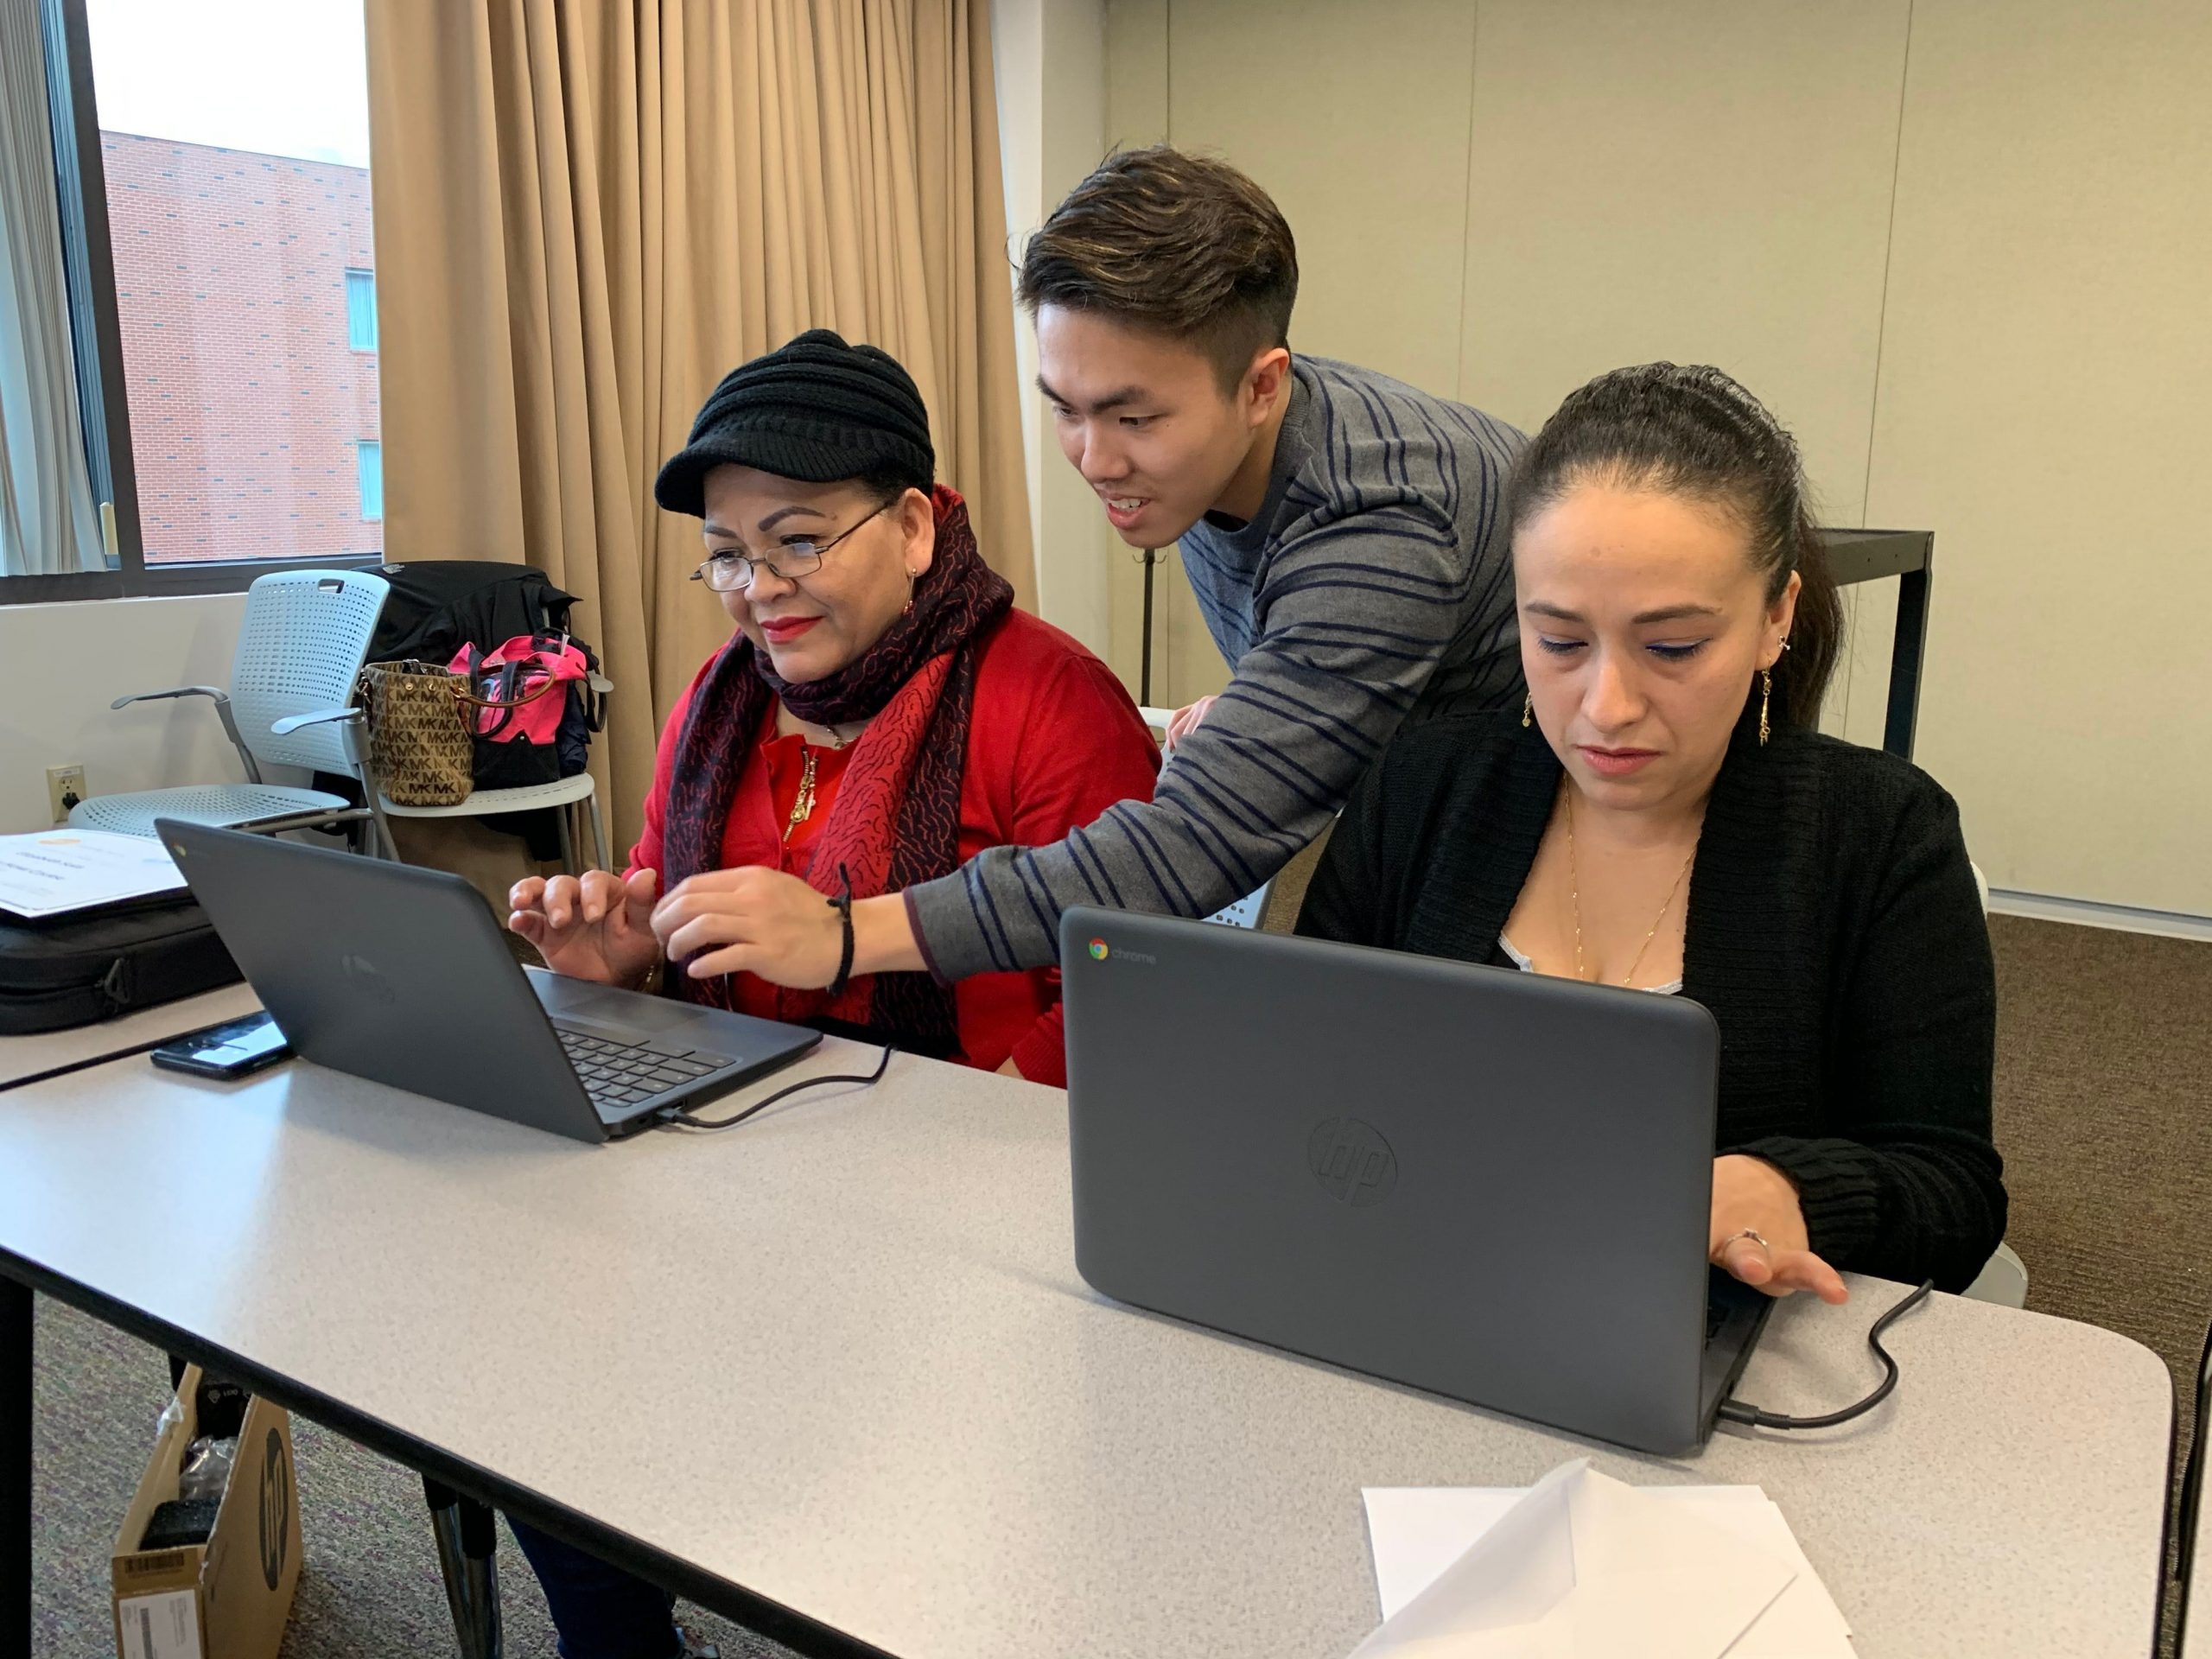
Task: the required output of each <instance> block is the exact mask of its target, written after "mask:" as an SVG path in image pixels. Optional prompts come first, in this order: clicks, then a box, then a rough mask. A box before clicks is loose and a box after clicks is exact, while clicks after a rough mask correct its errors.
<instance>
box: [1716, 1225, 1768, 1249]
mask: <svg viewBox="0 0 2212 1659" xmlns="http://www.w3.org/2000/svg"><path fill="white" fill-rule="evenodd" d="M1739 1238H1748V1239H1750V1240H1751V1243H1754V1244H1756V1245H1758V1247H1759V1249H1763V1250H1764V1251H1765V1252H1766V1253H1767V1254H1768V1255H1773V1254H1774V1246H1773V1245H1771V1244H1770V1243H1767V1242H1766V1235H1765V1234H1764V1233H1762V1232H1761V1231H1759V1230H1758V1228H1756V1227H1739V1228H1738V1229H1737V1230H1735V1231H1734V1232H1732V1233H1731V1234H1729V1235H1728V1236H1727V1237H1726V1238H1724V1239H1722V1240H1721V1241H1720V1246H1719V1249H1716V1250H1714V1251H1713V1254H1714V1255H1721V1254H1723V1253H1724V1252H1726V1249H1728V1247H1729V1246H1730V1245H1731V1244H1733V1243H1735V1242H1736V1241H1737V1240H1738V1239H1739Z"/></svg>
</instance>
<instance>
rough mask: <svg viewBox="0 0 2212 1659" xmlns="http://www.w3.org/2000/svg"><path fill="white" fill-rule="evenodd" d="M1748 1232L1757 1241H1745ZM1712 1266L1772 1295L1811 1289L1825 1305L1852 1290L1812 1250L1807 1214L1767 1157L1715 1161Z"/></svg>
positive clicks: (1733, 1156) (1785, 1178) (1739, 1155)
mask: <svg viewBox="0 0 2212 1659" xmlns="http://www.w3.org/2000/svg"><path fill="white" fill-rule="evenodd" d="M1746 1231H1750V1232H1755V1233H1757V1234H1758V1236H1759V1238H1764V1240H1765V1241H1766V1243H1764V1244H1761V1243H1759V1239H1758V1238H1745V1237H1743V1236H1741V1235H1742V1234H1743V1233H1745V1232H1746ZM1707 1254H1708V1255H1709V1258H1710V1259H1711V1261H1712V1262H1713V1264H1714V1265H1715V1266H1716V1267H1719V1268H1722V1269H1724V1270H1725V1271H1726V1272H1728V1273H1730V1274H1734V1275H1735V1276H1736V1277H1737V1278H1738V1279H1740V1280H1742V1281H1744V1282H1745V1284H1747V1285H1755V1286H1757V1287H1758V1288H1759V1289H1761V1290H1763V1291H1764V1292H1765V1293H1766V1294H1768V1295H1770V1296H1787V1295H1788V1294H1789V1293H1790V1292H1791V1291H1793V1290H1809V1291H1811V1292H1812V1293H1813V1294H1815V1296H1818V1297H1819V1298H1820V1299H1821V1300H1822V1301H1824V1302H1840V1301H1842V1300H1845V1299H1846V1298H1847V1296H1848V1295H1849V1294H1850V1293H1849V1292H1847V1291H1846V1290H1845V1289H1844V1287H1843V1278H1842V1275H1840V1274H1838V1273H1837V1272H1836V1270H1835V1269H1834V1268H1832V1267H1830V1266H1829V1265H1828V1264H1827V1262H1823V1261H1821V1258H1820V1257H1819V1256H1817V1255H1814V1254H1813V1252H1812V1251H1811V1249H1808V1241H1807V1238H1806V1234H1805V1212H1804V1211H1803V1209H1802V1207H1801V1206H1800V1205H1799V1204H1798V1202H1797V1189H1796V1187H1795V1186H1794V1185H1791V1184H1790V1180H1789V1177H1788V1176H1787V1175H1785V1174H1783V1173H1782V1172H1781V1171H1780V1170H1778V1169H1777V1168H1776V1167H1775V1166H1773V1165H1772V1164H1770V1163H1769V1162H1767V1161H1766V1160H1765V1159H1764V1158H1753V1157H1750V1156H1748V1155H1747V1154H1743V1153H1731V1154H1728V1156H1726V1157H1725V1158H1716V1159H1714V1160H1713V1230H1712V1234H1711V1242H1710V1244H1709V1246H1708V1251H1707Z"/></svg>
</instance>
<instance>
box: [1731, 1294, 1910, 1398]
mask: <svg viewBox="0 0 2212 1659" xmlns="http://www.w3.org/2000/svg"><path fill="white" fill-rule="evenodd" d="M1935 1288H1936V1281H1934V1280H1933V1279H1929V1280H1927V1281H1923V1283H1922V1285H1921V1287H1920V1288H1919V1289H1918V1290H1916V1291H1914V1292H1913V1293H1912V1294H1910V1295H1908V1296H1906V1297H1905V1298H1904V1300H1901V1301H1899V1302H1898V1303H1897V1306H1895V1307H1893V1308H1891V1310H1890V1311H1889V1312H1888V1313H1885V1314H1883V1315H1882V1317H1881V1318H1880V1319H1877V1320H1875V1321H1874V1328H1873V1329H1872V1331H1869V1332H1867V1333H1866V1342H1867V1345H1868V1346H1870V1347H1872V1349H1873V1351H1874V1357H1875V1358H1877V1359H1878V1360H1880V1361H1881V1362H1882V1370H1884V1371H1885V1372H1886V1373H1887V1375H1885V1376H1884V1377H1883V1378H1882V1380H1881V1382H1880V1383H1878V1384H1876V1385H1875V1389H1874V1392H1873V1393H1872V1394H1870V1395H1867V1396H1866V1398H1865V1399H1864V1400H1861V1401H1859V1402H1857V1403H1855V1404H1853V1405H1848V1406H1846V1407H1845V1408H1843V1409H1842V1410H1841V1411H1831V1412H1829V1413H1828V1414H1827V1415H1826V1416H1822V1417H1785V1416H1783V1414H1781V1413H1780V1412H1778V1411H1761V1410H1760V1409H1759V1408H1758V1407H1757V1406H1747V1405H1745V1403H1744V1402H1742V1401H1740V1400H1723V1401H1722V1402H1720V1420H1721V1421H1723V1422H1728V1423H1746V1424H1749V1425H1750V1426H1751V1427H1753V1428H1834V1427H1835V1426H1836V1425H1837V1424H1839V1423H1847V1422H1849V1421H1851V1420H1852V1419H1853V1418H1854V1417H1863V1416H1865V1415H1866V1414H1867V1413H1868V1412H1870V1411H1872V1410H1873V1409H1874V1408H1875V1407H1877V1406H1878V1405H1880V1404H1881V1403H1882V1402H1883V1401H1885V1400H1886V1399H1888V1398H1889V1397H1890V1391H1891V1389H1894V1388H1896V1387H1897V1361H1896V1360H1894V1359H1892V1358H1891V1357H1890V1351H1889V1350H1888V1349H1886V1348H1885V1347H1883V1346H1882V1333H1883V1332H1885V1331H1887V1330H1888V1329H1889V1328H1890V1327H1891V1325H1895V1324H1896V1323H1897V1321H1898V1320H1899V1319H1903V1318H1904V1316H1905V1315H1906V1314H1908V1313H1911V1312H1912V1310H1913V1309H1914V1308H1916V1307H1918V1306H1920V1305H1921V1304H1922V1303H1923V1302H1924V1301H1926V1300H1928V1296H1929V1292H1931V1291H1933V1290H1934V1289H1935Z"/></svg>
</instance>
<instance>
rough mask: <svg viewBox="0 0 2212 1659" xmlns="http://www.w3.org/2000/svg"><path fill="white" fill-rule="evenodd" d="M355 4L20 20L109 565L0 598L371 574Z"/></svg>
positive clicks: (370, 366) (59, 2) (363, 146)
mask: <svg viewBox="0 0 2212 1659" xmlns="http://www.w3.org/2000/svg"><path fill="white" fill-rule="evenodd" d="M362 4H363V0H195V3H194V4H192V5H189V6H182V5H178V4H175V0H47V3H46V4H45V5H44V6H43V7H42V8H41V9H40V10H41V13H42V16H43V22H44V31H43V46H44V49H45V53H46V59H47V61H46V79H47V83H48V87H49V89H50V90H51V92H52V95H53V120H52V127H53V134H54V154H53V156H51V157H50V158H48V159H49V160H50V162H51V163H52V166H53V170H54V174H55V175H56V176H57V177H59V179H60V185H61V188H60V197H61V200H60V213H59V218H60V225H59V226H58V233H59V239H60V243H61V248H60V252H61V255H62V264H63V265H64V266H65V268H66V270H67V282H66V286H67V289H68V290H69V294H68V303H67V312H68V316H67V322H66V325H62V326H63V327H66V328H67V333H68V334H69V336H70V346H69V348H68V352H67V358H66V359H65V360H67V359H73V364H74V373H75V378H76V389H77V391H78V393H79V397H78V399H77V402H78V404H79V406H80V422H81V424H82V426H83V428H84V431H83V434H82V447H83V448H84V450H85V451H86V455H87V457H88V461H89V465H88V468H87V470H88V471H89V473H90V474H91V478H92V495H93V511H94V514H95V516H94V518H93V519H92V523H93V524H94V527H95V529H94V534H95V537H96V538H97V537H98V536H99V531H100V528H101V526H102V524H103V522H104V521H103V518H101V517H100V509H101V508H103V507H105V506H109V505H111V507H112V518H113V533H112V540H111V542H110V543H109V544H108V545H109V549H110V552H109V554H108V556H107V557H106V559H105V563H106V565H107V566H108V569H107V570H105V571H94V572H85V573H80V574H60V575H37V576H34V577H31V578H30V579H29V581H28V582H23V581H16V580H13V579H10V580H0V602H5V601H13V600H18V599H33V598H64V597H69V596H72V595H73V594H79V593H82V594H97V593H117V592H161V591H182V590H202V591H204V590H207V589H211V588H240V587H243V586H244V585H245V582H248V581H250V580H251V577H252V576H253V575H256V574H258V569H257V567H258V568H265V567H266V566H267V564H268V563H270V562H272V561H287V560H300V559H311V560H316V561H319V562H324V563H346V562H366V561H371V560H376V559H379V558H381V556H382V554H383V542H384V531H383V524H382V522H381V521H382V518H383V495H384V489H383V482H384V468H383V457H382V446H381V444H380V443H379V442H378V419H379V410H378V385H377V371H378V358H377V355H376V353H377V343H378V342H377V315H376V277H375V269H376V258H375V248H374V239H373V223H372V209H371V202H370V193H369V171H368V162H369V154H368V79H367V54H366V47H365V39H364V33H363V17H362ZM45 257H46V258H47V259H48V260H49V261H50V260H51V259H52V258H53V251H52V247H51V242H50V240H49V244H48V251H47V252H46V254H45ZM53 355H54V348H53V347H52V346H50V345H49V346H48V350H47V356H48V359H49V360H51V359H52V358H53ZM349 452H350V453H349ZM349 468H350V469H351V470H352V471H353V478H352V479H351V480H349V479H348V478H347V475H346V474H347V472H348V470H349ZM349 485H350V486H352V487H349ZM79 539H81V537H80V538H79ZM98 552H99V550H98V548H97V546H95V549H94V556H98ZM80 563H81V561H80ZM8 568H9V569H12V568H13V567H8ZM4 574H6V571H5V569H0V575H4Z"/></svg>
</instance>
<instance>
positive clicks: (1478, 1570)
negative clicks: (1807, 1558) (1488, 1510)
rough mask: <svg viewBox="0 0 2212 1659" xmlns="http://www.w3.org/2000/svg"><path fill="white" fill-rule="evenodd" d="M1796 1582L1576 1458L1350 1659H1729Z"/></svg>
mask: <svg viewBox="0 0 2212 1659" xmlns="http://www.w3.org/2000/svg"><path fill="white" fill-rule="evenodd" d="M1799 1576H1800V1574H1799V1571H1798V1569H1797V1567H1796V1566H1795V1565H1794V1564H1793V1563H1791V1562H1789V1561H1788V1560H1783V1559H1782V1558H1780V1557H1778V1556H1777V1555H1776V1554H1773V1553H1772V1552H1771V1551H1770V1550H1768V1549H1766V1548H1762V1547H1761V1546H1760V1545H1759V1544H1757V1543H1754V1542H1752V1541H1749V1540H1747V1539H1746V1538H1745V1536H1744V1535H1742V1534H1741V1533H1740V1532H1737V1531H1731V1530H1730V1529H1726V1528H1725V1527H1721V1526H1717V1525H1715V1524H1714V1523H1713V1522H1712V1521H1710V1520H1707V1518H1706V1517H1705V1516H1701V1515H1700V1514H1698V1513H1697V1512H1696V1511H1695V1510H1694V1509H1692V1508H1689V1507H1688V1506H1685V1505H1682V1504H1680V1503H1674V1504H1669V1503H1663V1502H1661V1501H1660V1500H1658V1499H1656V1498H1655V1497H1651V1496H1650V1495H1649V1494H1648V1493H1646V1492H1643V1491H1639V1490H1638V1489H1637V1488H1635V1487H1632V1486H1628V1485H1624V1484H1622V1483H1621V1482H1619V1481H1617V1480H1614V1479H1611V1478H1609V1477H1607V1476H1605V1475H1601V1474H1599V1473H1598V1472H1597V1471H1595V1470H1593V1469H1592V1468H1591V1467H1590V1465H1589V1462H1588V1460H1587V1459H1576V1460H1575V1461H1574V1462H1572V1463H1567V1464H1562V1465H1560V1467H1559V1468H1557V1469H1554V1470H1553V1471H1552V1472H1551V1473H1550V1474H1548V1475H1547V1476H1545V1477H1544V1478H1543V1479H1541V1481H1538V1482H1537V1483H1536V1484H1535V1485H1534V1486H1532V1487H1530V1488H1529V1491H1527V1492H1526V1493H1525V1494H1523V1495H1522V1496H1521V1497H1519V1498H1518V1499H1517V1500H1516V1501H1515V1502H1514V1503H1511V1504H1510V1506H1509V1507H1508V1508H1507V1510H1505V1512H1504V1513H1503V1515H1501V1516H1498V1517H1497V1519H1496V1520H1495V1521H1494V1522H1492V1523H1491V1525H1490V1526H1489V1527H1488V1528H1487V1529H1484V1531H1483V1532H1482V1533H1481V1535H1479V1536H1478V1537H1477V1538H1476V1539H1475V1540H1474V1541H1473V1542H1472V1543H1471V1544H1469V1545H1468V1546H1467V1547H1466V1548H1465V1550H1463V1551H1462V1552H1461V1553H1460V1554H1459V1555H1458V1556H1457V1557H1456V1558H1455V1559H1453V1560H1452V1561H1451V1563H1450V1564H1449V1565H1448V1566H1446V1567H1445V1568H1444V1569H1443V1571H1442V1572H1441V1573H1438V1574H1437V1576H1436V1577H1435V1578H1434V1580H1433V1581H1432V1582H1430V1583H1429V1584H1428V1585H1427V1587H1426V1588H1424V1589H1422V1590H1421V1591H1420V1592H1418V1593H1416V1594H1415V1595H1414V1597H1413V1599H1411V1600H1410V1601H1408V1602H1406V1603H1405V1604H1404V1605H1402V1606H1401V1607H1399V1608H1398V1609H1397V1610H1396V1611H1395V1612H1394V1613H1393V1614H1392V1615H1391V1616H1390V1617H1389V1618H1387V1619H1385V1620H1384V1622H1383V1625H1382V1626H1381V1628H1380V1629H1378V1630H1376V1632H1375V1633H1374V1634H1373V1635H1372V1636H1370V1637H1368V1638H1367V1640H1366V1641H1364V1642H1363V1643H1361V1644H1360V1645H1359V1647H1358V1648H1357V1649H1355V1650H1354V1659H1381V1656H1383V1655H1390V1656H1394V1659H1624V1656H1631V1655H1633V1656H1637V1659H1721V1656H1723V1655H1731V1656H1733V1654H1734V1653H1735V1652H1736V1651H1737V1647H1736V1644H1737V1643H1738V1639H1739V1638H1740V1637H1743V1635H1744V1634H1745V1632H1746V1631H1747V1630H1750V1629H1751V1627H1752V1626H1753V1625H1754V1624H1756V1623H1758V1620H1759V1618H1760V1616H1761V1615H1762V1614H1764V1612H1765V1611H1766V1610H1767V1609H1768V1608H1769V1607H1770V1606H1771V1605H1773V1603H1774V1602H1775V1600H1776V1599H1777V1597H1779V1596H1780V1595H1781V1594H1782V1593H1783V1592H1784V1591H1785V1590H1786V1589H1787V1588H1788V1587H1789V1585H1790V1584H1791V1583H1793V1582H1794V1581H1795V1580H1796V1579H1797V1578H1798V1577H1799ZM1836 1639H1837V1640H1838V1641H1840V1640H1841V1639H1842V1638H1841V1637H1837V1638H1836ZM1844 1651H1845V1652H1848V1651H1849V1649H1848V1648H1847V1647H1846V1648H1845V1649H1844ZM1818 1652H1819V1650H1817V1649H1816V1650H1815V1653H1818Z"/></svg>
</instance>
